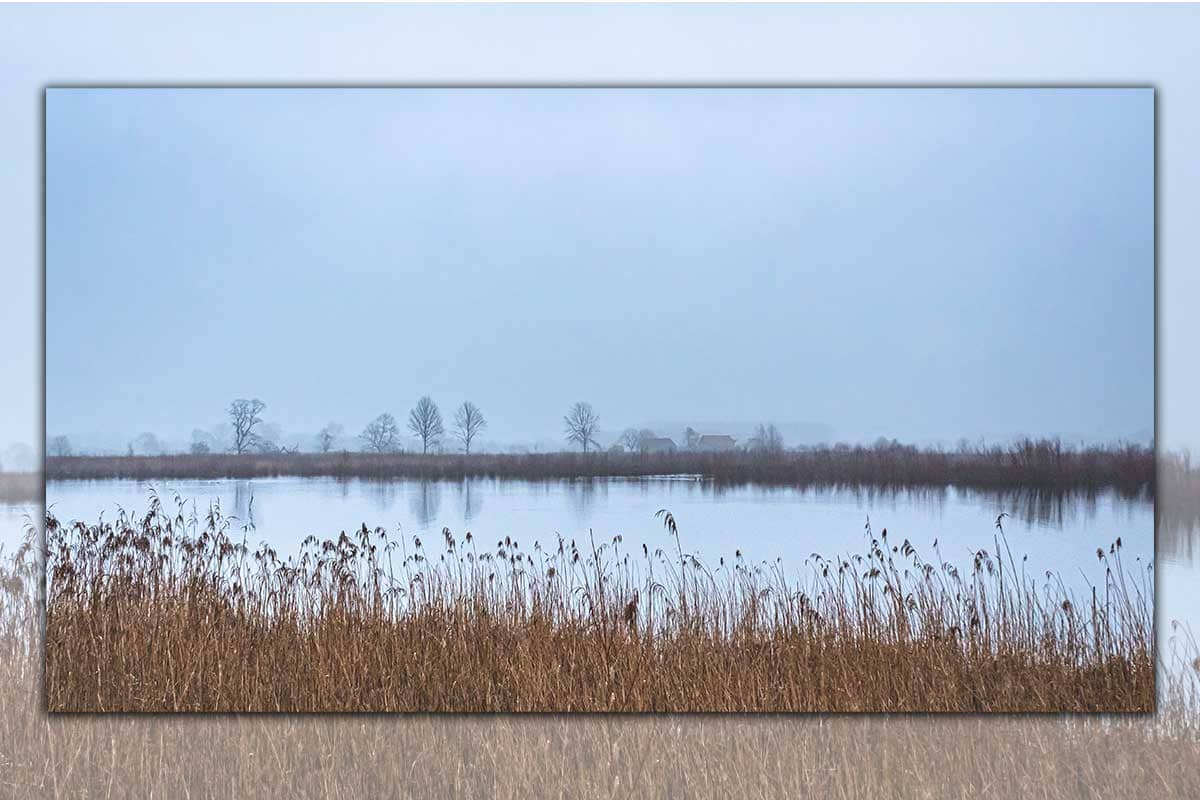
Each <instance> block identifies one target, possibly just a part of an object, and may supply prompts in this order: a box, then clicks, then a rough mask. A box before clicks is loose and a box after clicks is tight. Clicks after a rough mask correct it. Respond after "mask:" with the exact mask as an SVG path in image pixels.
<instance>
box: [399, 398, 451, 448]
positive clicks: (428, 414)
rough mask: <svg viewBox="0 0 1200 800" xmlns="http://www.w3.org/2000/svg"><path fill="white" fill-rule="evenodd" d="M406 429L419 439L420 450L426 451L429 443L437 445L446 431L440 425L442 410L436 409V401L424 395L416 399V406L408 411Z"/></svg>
mask: <svg viewBox="0 0 1200 800" xmlns="http://www.w3.org/2000/svg"><path fill="white" fill-rule="evenodd" d="M408 429H409V430H410V431H412V432H413V435H415V436H416V437H417V438H418V439H420V440H421V452H422V453H428V452H429V447H430V445H433V446H437V444H438V443H439V442H440V441H441V439H442V434H444V433H445V432H446V429H445V427H444V426H443V425H442V412H441V411H438V407H437V403H435V402H433V400H431V399H430V397H429V395H425V396H424V397H422V398H421V399H420V400H418V401H417V405H416V407H415V408H414V409H413V410H412V411H410V412H408Z"/></svg>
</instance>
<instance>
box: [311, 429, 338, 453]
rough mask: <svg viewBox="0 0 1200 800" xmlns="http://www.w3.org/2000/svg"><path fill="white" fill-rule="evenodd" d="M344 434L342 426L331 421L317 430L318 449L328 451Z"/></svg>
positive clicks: (323, 451)
mask: <svg viewBox="0 0 1200 800" xmlns="http://www.w3.org/2000/svg"><path fill="white" fill-rule="evenodd" d="M341 436H342V426H341V425H338V424H337V423H336V422H331V423H329V424H328V425H326V426H325V427H324V428H321V430H319V431H318V432H317V449H319V450H320V451H321V452H322V453H328V452H329V451H330V450H332V449H333V446H334V444H336V443H337V440H338V439H340V438H341Z"/></svg>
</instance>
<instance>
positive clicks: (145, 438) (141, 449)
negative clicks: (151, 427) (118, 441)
mask: <svg viewBox="0 0 1200 800" xmlns="http://www.w3.org/2000/svg"><path fill="white" fill-rule="evenodd" d="M162 451H163V448H162V443H160V442H159V441H158V437H157V436H155V435H154V434H153V433H150V432H148V431H147V432H146V433H139V434H138V435H137V438H135V439H134V440H133V441H132V442H130V444H129V453H130V454H131V455H132V454H133V453H135V452H137V453H141V454H142V455H144V456H157V455H161V454H162Z"/></svg>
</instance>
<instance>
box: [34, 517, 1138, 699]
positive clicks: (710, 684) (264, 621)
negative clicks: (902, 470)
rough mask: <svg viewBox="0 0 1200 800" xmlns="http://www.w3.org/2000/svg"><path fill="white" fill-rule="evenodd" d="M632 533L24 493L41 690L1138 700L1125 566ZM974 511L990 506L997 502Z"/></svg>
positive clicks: (95, 694) (1100, 553) (1132, 595)
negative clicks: (777, 558) (91, 511)
mask: <svg viewBox="0 0 1200 800" xmlns="http://www.w3.org/2000/svg"><path fill="white" fill-rule="evenodd" d="M661 518H662V522H663V523H664V527H663V529H662V531H661V533H659V534H658V536H659V539H658V541H657V542H655V543H652V544H641V545H633V546H629V545H626V544H625V542H624V541H623V539H622V537H620V536H616V537H612V538H606V539H603V540H596V539H594V538H591V537H589V538H588V539H587V540H586V541H575V540H569V539H562V538H558V539H556V540H555V541H552V542H547V543H545V544H542V543H539V542H525V543H524V546H522V543H520V542H518V541H516V540H513V539H511V538H509V537H506V538H505V539H503V540H500V541H497V542H495V543H493V542H480V541H478V540H477V539H476V538H475V537H473V536H471V535H470V534H466V535H464V536H462V537H459V536H456V535H455V534H454V533H452V532H451V531H449V530H448V529H447V530H443V532H442V535H441V537H440V538H439V540H438V541H436V542H428V541H422V540H421V539H420V538H411V539H410V538H392V537H390V536H389V534H388V532H387V531H386V530H384V529H381V528H377V529H375V530H369V529H367V528H366V527H365V526H364V527H363V528H362V529H361V530H358V531H356V532H354V533H353V534H346V533H344V532H343V533H342V534H341V535H340V536H338V537H337V538H335V539H330V540H326V541H318V540H316V539H315V537H309V538H308V539H306V540H305V542H304V543H303V545H302V547H301V549H300V550H299V552H297V553H294V554H292V555H291V556H288V557H284V558H281V557H280V556H279V555H278V553H277V552H276V551H275V550H274V549H273V548H272V547H270V546H269V545H268V544H265V543H264V544H261V545H259V546H258V547H256V548H254V547H253V546H252V544H251V542H250V541H249V539H250V537H251V535H252V533H251V532H250V531H249V530H244V529H243V530H240V531H239V530H238V529H236V528H231V523H230V521H229V520H228V519H227V518H225V517H223V516H222V514H221V512H220V510H219V508H216V507H212V508H210V509H209V510H208V512H207V513H206V514H204V515H203V516H201V517H197V516H196V515H195V514H194V513H192V514H190V515H189V514H188V512H187V511H186V506H185V505H184V504H183V503H182V501H179V502H177V503H176V505H175V506H174V507H173V508H171V509H167V508H164V506H163V505H162V503H161V502H160V501H159V499H158V498H157V497H156V496H153V495H152V496H151V498H150V507H149V510H148V512H147V513H146V514H145V515H143V516H139V517H136V518H135V517H130V516H128V515H121V516H119V517H118V518H117V519H115V520H113V521H111V522H100V523H96V524H85V523H82V522H77V523H72V524H62V523H60V522H59V521H58V520H57V519H55V518H54V517H53V516H51V515H47V517H46V535H47V543H48V547H49V552H48V558H49V563H48V569H49V578H48V580H49V584H48V587H49V588H48V592H49V594H48V600H47V625H46V697H47V704H48V707H49V708H50V709H51V710H54V711H180V710H191V711H231V710H234V711H354V710H358V711H676V712H677V711H1101V710H1107V711H1138V712H1143V711H1150V710H1152V709H1153V705H1154V661H1153V643H1152V613H1151V597H1152V589H1151V587H1152V574H1151V569H1152V567H1151V565H1144V564H1141V563H1140V562H1137V563H1135V564H1132V565H1126V564H1124V563H1123V560H1122V558H1121V542H1120V540H1118V541H1116V542H1114V543H1113V544H1112V545H1110V546H1109V547H1107V548H1104V549H1099V550H1097V562H1098V564H1099V566H1101V567H1103V568H1104V575H1105V577H1104V580H1103V581H1102V582H1101V585H1099V586H1098V587H1097V588H1096V589H1095V590H1094V591H1093V592H1092V593H1091V595H1090V596H1088V597H1083V598H1076V597H1075V596H1073V595H1072V594H1071V593H1070V592H1068V591H1067V589H1066V588H1065V587H1064V586H1063V584H1062V583H1061V581H1059V580H1058V579H1057V578H1056V577H1055V576H1053V575H1050V574H1045V575H1031V574H1029V573H1028V572H1027V570H1026V569H1025V565H1024V564H1023V563H1021V564H1018V563H1017V562H1016V561H1015V560H1014V558H1013V557H1012V555H1011V553H1009V552H1008V551H1007V547H1006V545H1005V544H1004V541H1003V538H1002V532H1000V531H998V532H997V537H996V541H995V547H994V548H993V549H991V550H980V551H978V552H977V553H976V554H975V557H974V562H973V565H972V567H971V568H970V569H969V570H968V571H967V572H965V574H964V573H960V571H959V570H958V569H956V568H955V567H954V566H953V565H951V564H949V563H947V562H946V561H945V559H944V558H943V557H942V555H941V553H940V552H938V551H937V550H935V551H934V553H933V554H932V557H931V558H930V559H929V560H927V559H926V558H925V557H923V556H922V555H920V554H918V553H917V551H916V550H915V549H914V548H913V547H912V545H911V544H910V543H909V542H908V541H903V542H896V541H890V540H889V538H888V535H887V532H886V530H882V531H879V532H878V533H876V532H875V531H873V530H871V529H870V528H869V526H868V529H867V530H866V531H865V533H864V548H865V549H864V552H863V553H861V554H858V555H853V556H843V557H830V558H825V557H822V556H821V555H818V554H813V556H812V557H811V558H810V559H809V560H808V562H807V563H806V565H805V571H804V572H802V573H800V574H799V575H790V574H789V573H787V572H786V571H785V570H784V568H783V566H782V565H781V564H780V563H778V562H776V563H775V564H765V563H760V564H751V563H746V562H745V561H744V560H743V559H742V558H741V556H740V553H734V554H731V556H730V557H729V558H728V559H725V558H722V559H719V560H718V562H717V563H706V562H704V561H702V560H701V559H700V558H698V557H696V556H695V555H693V554H690V553H689V552H688V551H687V549H686V547H685V544H684V541H683V536H682V535H681V531H680V529H679V526H678V525H677V523H676V520H675V519H674V518H673V517H672V516H671V514H670V513H669V512H666V511H663V512H661ZM999 524H1000V523H999V521H998V526H999Z"/></svg>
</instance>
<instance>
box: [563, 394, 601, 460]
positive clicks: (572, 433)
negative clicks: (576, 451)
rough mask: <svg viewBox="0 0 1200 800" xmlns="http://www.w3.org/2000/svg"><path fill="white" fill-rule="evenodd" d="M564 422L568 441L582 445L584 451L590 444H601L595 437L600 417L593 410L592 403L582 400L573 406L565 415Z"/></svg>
mask: <svg viewBox="0 0 1200 800" xmlns="http://www.w3.org/2000/svg"><path fill="white" fill-rule="evenodd" d="M563 423H565V425H566V434H567V441H568V442H573V443H575V444H577V445H579V446H580V447H582V448H583V452H585V453H586V452H587V451H588V445H589V444H592V445H595V446H597V447H599V446H600V443H599V442H597V441H596V438H595V437H596V427H597V426H598V425H599V424H600V417H598V416H597V415H596V412H594V411H592V404H591V403H584V402H582V401H581V402H578V403H576V404H575V405H573V406H571V410H570V411H569V412H567V415H566V416H565V417H563Z"/></svg>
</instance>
